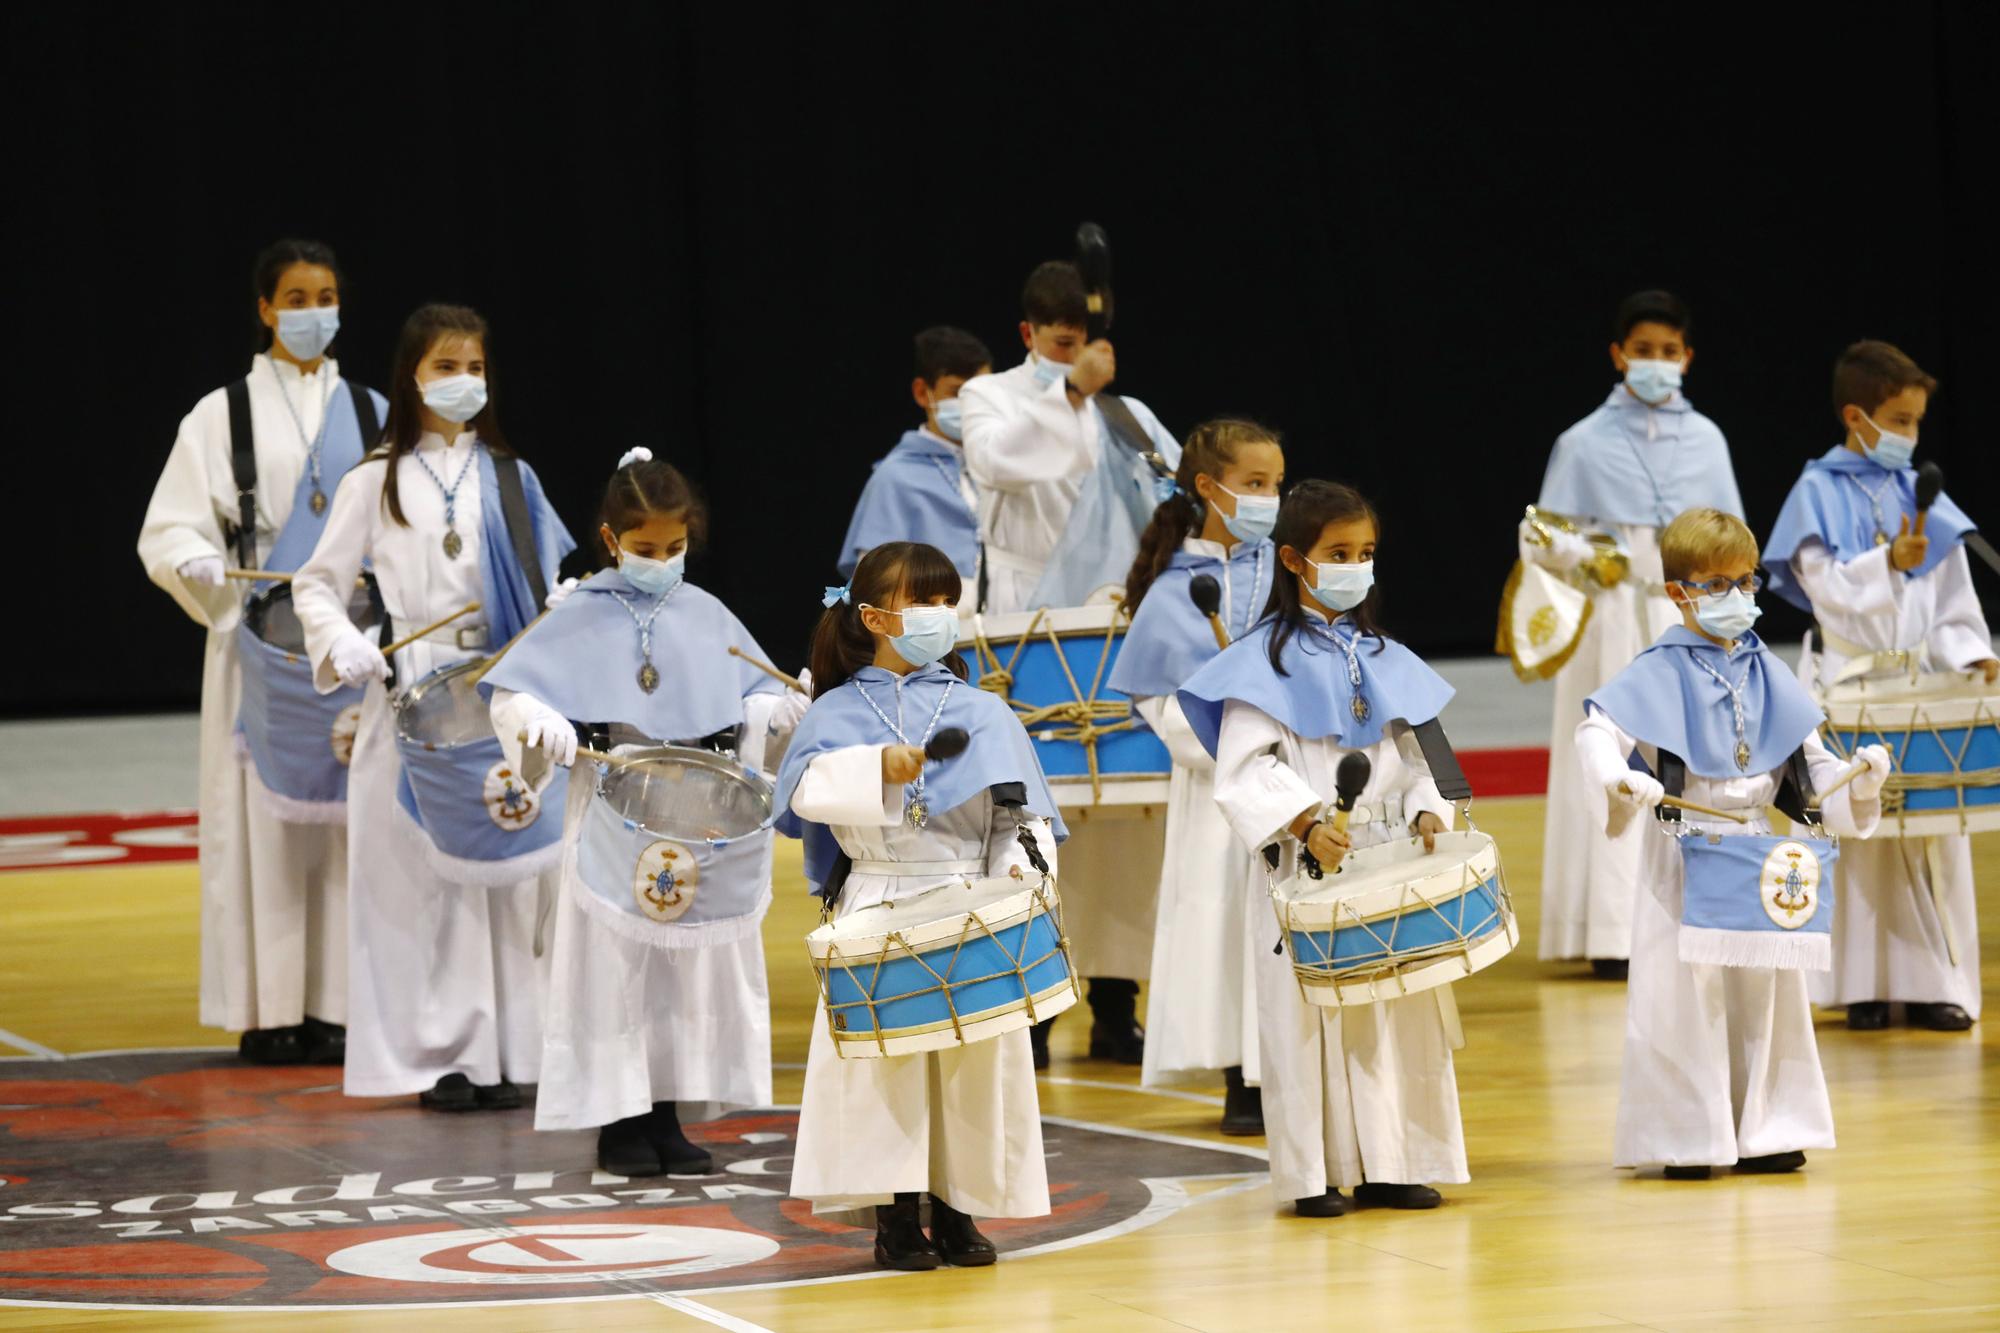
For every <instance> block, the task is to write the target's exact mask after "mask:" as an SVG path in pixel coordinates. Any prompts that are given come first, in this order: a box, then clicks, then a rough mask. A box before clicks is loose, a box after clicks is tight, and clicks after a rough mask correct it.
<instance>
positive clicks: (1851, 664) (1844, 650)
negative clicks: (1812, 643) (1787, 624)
mask: <svg viewBox="0 0 2000 1333" xmlns="http://www.w3.org/2000/svg"><path fill="white" fill-rule="evenodd" d="M1814 630H1815V632H1816V633H1817V634H1818V636H1819V641H1820V644H1821V645H1822V646H1823V647H1824V648H1825V650H1826V651H1827V652H1831V653H1838V654H1839V655H1840V656H1842V657H1844V658H1846V659H1847V661H1846V662H1845V663H1843V664H1842V666H1841V668H1840V670H1839V671H1838V672H1836V673H1835V674H1834V677H1833V679H1832V680H1828V681H1826V682H1825V683H1826V684H1827V685H1829V686H1831V685H1839V684H1841V683H1843V682H1845V681H1850V680H1858V679H1860V678H1861V677H1863V676H1908V677H1910V678H1911V679H1912V680H1914V679H1915V678H1916V677H1917V675H1918V673H1920V672H1922V671H1925V670H1927V669H1928V668H1929V664H1930V650H1929V649H1928V648H1927V647H1926V646H1925V645H1923V644H1918V645H1917V646H1916V647H1915V648H1868V647H1864V646H1863V645H1861V644H1858V643H1855V642H1853V641H1852V640H1849V639H1843V638H1841V637H1840V636H1839V635H1838V634H1828V633H1827V632H1826V628H1825V627H1824V626H1815V627H1814Z"/></svg>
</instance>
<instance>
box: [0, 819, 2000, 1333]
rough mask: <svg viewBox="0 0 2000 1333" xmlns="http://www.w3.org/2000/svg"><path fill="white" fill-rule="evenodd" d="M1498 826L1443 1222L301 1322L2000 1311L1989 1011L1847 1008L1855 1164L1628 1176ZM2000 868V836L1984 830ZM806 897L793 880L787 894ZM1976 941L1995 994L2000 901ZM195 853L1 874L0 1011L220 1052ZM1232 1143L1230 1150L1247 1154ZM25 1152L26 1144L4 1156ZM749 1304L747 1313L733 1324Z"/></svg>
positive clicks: (1644, 1316)
mask: <svg viewBox="0 0 2000 1333" xmlns="http://www.w3.org/2000/svg"><path fill="white" fill-rule="evenodd" d="M1475 814H1476V817H1477V818H1478V819H1479V821H1480V824H1481V826H1482V827H1484V828H1486V829H1488V830H1489V831H1491V832H1493V833H1495V834H1496V835H1497V836H1498V837H1499V839H1500V845H1501V849H1502V852H1503V854H1504V855H1505V856H1506V869H1507V873H1508V878H1509V881H1510V883H1511V884H1512V886H1513V890H1514V895H1515V901H1516V904H1517V906H1518V907H1519V909H1520V911H1521V929H1522V938H1523V940H1524V942H1525V943H1524V945H1523V948H1522V949H1521V950H1519V951H1517V952H1516V954H1515V955H1514V956H1513V957H1511V958H1508V959H1506V960H1504V961H1503V962H1501V963H1500V964H1498V965H1497V966H1495V967H1494V968H1492V969H1490V970H1489V971H1487V972H1485V973H1483V974H1481V975H1480V976H1479V977H1477V978H1475V979H1473V980H1472V981H1471V982H1469V983H1467V984H1465V985H1463V986H1461V987H1460V988H1459V997H1460V998H1459V1004H1460V1008H1461V1010H1462V1013H1463V1016H1464V1024H1465V1031H1466V1036H1467V1039H1468V1044H1467V1046H1466V1049H1465V1050H1464V1051H1463V1052H1461V1053H1460V1057H1459V1064H1458V1077H1459V1089H1460V1094H1461V1098H1462V1102H1463V1110H1464V1117H1465V1129H1466V1139H1467V1145H1468V1149H1469V1151H1470V1156H1471V1163H1472V1174H1473V1181H1472V1183H1471V1184H1470V1185H1464V1186H1459V1187H1456V1188H1454V1189H1451V1190H1449V1191H1448V1195H1449V1199H1448V1202H1447V1204H1446V1206H1445V1207H1444V1208H1443V1209H1441V1210H1440V1211H1437V1212H1434V1213H1427V1214H1394V1213H1380V1212H1369V1213H1362V1214H1354V1215H1350V1216H1347V1217H1344V1218H1339V1219H1336V1220H1332V1221H1306V1220H1301V1219H1298V1218H1295V1217H1292V1216H1290V1215H1289V1212H1288V1210H1283V1209H1281V1208H1280V1207H1279V1206H1278V1205H1277V1203H1276V1202H1275V1201H1274V1200H1273V1199H1272V1198H1271V1195H1270V1191H1269V1190H1268V1188H1266V1187H1265V1186H1264V1185H1263V1184H1261V1183H1259V1184H1258V1185H1257V1186H1255V1187H1254V1188H1250V1189H1237V1190H1234V1191H1227V1190H1219V1191H1217V1192H1216V1194H1217V1197H1213V1198H1209V1199H1206V1200H1201V1201H1197V1202H1196V1203H1194V1204H1192V1205H1191V1206H1189V1207H1188V1208H1186V1209H1184V1210H1182V1211H1181V1212H1179V1213H1178V1214H1176V1215H1174V1216H1172V1217H1169V1218H1168V1219H1166V1220H1165V1221H1162V1222H1159V1223H1157V1224H1155V1225H1153V1226H1151V1227H1148V1228H1145V1229H1142V1230H1139V1231H1136V1232H1133V1233H1130V1234H1127V1235H1124V1236H1121V1237H1118V1238H1116V1239H1112V1240H1107V1241H1103V1242H1100V1243H1096V1244H1091V1245H1087V1246H1083V1247H1081V1248H1077V1249H1072V1250H1068V1251H1065V1252H1062V1253H1056V1254H1049V1255H1044V1256H1040V1257H1036V1258H1030V1259H1023V1260H1019V1261H1015V1262H1006V1263H1002V1264H1001V1265H1000V1266H999V1267H998V1268H996V1269H988V1270H983V1271H982V1270H973V1271H945V1272H940V1273H936V1274H924V1275H912V1276H901V1277H893V1278H887V1279H883V1280H874V1281H861V1282H846V1283H837V1284H832V1285H823V1286H812V1287H800V1288H789V1289H778V1290H767V1291H741V1292H734V1293H730V1292H722V1293H718V1294H713V1295H707V1296H703V1297H702V1298H701V1299H700V1304H701V1306H702V1307H704V1309H703V1311H702V1312H701V1313H700V1314H699V1315H690V1314H687V1313H682V1312H680V1311H677V1310H675V1309H674V1308H672V1307H671V1306H670V1305H662V1304H659V1303H655V1302H653V1301H648V1300H644V1299H636V1298H635V1299H634V1300H632V1301H630V1302H616V1303H593V1304H584V1305H537V1306H523V1305H512V1306H504V1307H500V1308H497V1309H485V1310H464V1309H459V1310H452V1309H428V1310H424V1311H421V1312H415V1311H411V1312H353V1313H329V1314H325V1315H317V1314H315V1315H310V1316H294V1315H287V1316H285V1317H284V1318H283V1320H282V1322H283V1324H284V1326H286V1327H301V1328H308V1329H313V1330H321V1329H327V1330H331V1329H345V1328H358V1329H370V1330H374V1329H382V1330H387V1329H403V1328H409V1327H412V1326H414V1325H417V1324H418V1322H419V1321H421V1326H422V1327H423V1328H425V1329H426V1330H445V1329H459V1328H465V1329H475V1328H476V1329H485V1330H491V1329H500V1328H507V1329H512V1328H537V1329H554V1328H575V1329H584V1328H591V1329H598V1328H625V1327H641V1326H644V1327H647V1328H683V1327H685V1328H691V1329H692V1328H706V1327H713V1326H716V1324H717V1323H720V1324H721V1325H722V1326H724V1327H734V1328H739V1329H742V1328H756V1327H764V1328H773V1329H812V1330H816V1331H823V1333H835V1331H836V1330H848V1329H852V1330H867V1331H868V1333H878V1331H881V1330H905V1329H1009V1330H1016V1331H1025V1330H1032V1329H1042V1328H1074V1329H1078V1330H1091V1333H1108V1331H1109V1330H1123V1329H1204V1330H1266V1329H1290V1328H1301V1329H1307V1328H1310V1329H1319V1328H1325V1327H1328V1326H1348V1327H1362V1328H1366V1327H1393V1328H1396V1329H1399V1330H1429V1329H1438V1330H1457V1329H1491V1330H1521V1329H1568V1328H1608V1327H1629V1326H1635V1325H1636V1326H1640V1327H1646V1328H1654V1329H1662V1330H1690V1331H1692V1330H1698V1329H1748V1328H1755V1329H1773V1328H1804V1327H1810V1328H1828V1329H1831V1328H1857V1329H1871V1330H1892V1329H1893V1330H1902V1329H1926V1330H1933V1329H1938V1330H1941V1329H1961V1328H1962V1329H1993V1328H2000V1069H1996V1059H1995V1056H1996V1041H1995V1037H1994V1033H1995V1031H1996V1029H2000V1024H1995V1023H1987V1024H1984V1025H1983V1026H1982V1028H1981V1029H1975V1030H1974V1032H1973V1033H1971V1034H1969V1035H1967V1034H1961V1035H1955V1036H1947V1035H1939V1034H1931V1033H1916V1032H1910V1031H1906V1030H1894V1031H1890V1032H1886V1033H1872V1034H1850V1033H1848V1032H1847V1031H1846V1030H1845V1028H1844V1027H1843V1026H1842V1024H1841V1022H1840V1019H1839V1017H1838V1016H1837V1015H1830V1016H1822V1018H1821V1020H1820V1048H1821V1052H1822V1056H1823V1058H1824V1061H1825V1065H1826V1070H1827V1075H1828V1078H1829V1080H1830V1081H1831V1083H1832V1085H1833V1100H1834V1112H1835V1117H1836V1121H1837V1126H1838V1132H1839V1135H1840V1149H1839V1150H1838V1151H1837V1152H1829V1153H1816V1154H1814V1155H1813V1160H1812V1162H1811V1163H1810V1164H1809V1166H1808V1167H1807V1169H1806V1170H1805V1171H1804V1172H1803V1173H1802V1174H1799V1175H1796V1176H1786V1177H1777V1178H1761V1179H1760V1178H1723V1179H1718V1180H1714V1181H1711V1182H1708V1183H1705V1184H1698V1183H1674V1182H1667V1181H1663V1180H1660V1179H1645V1180H1641V1179H1634V1178H1633V1177H1632V1176H1631V1174H1630V1173H1625V1172H1618V1171H1614V1170H1612V1169H1611V1167H1610V1164H1609V1163H1610V1150H1611V1125H1612V1114H1613V1108H1614V1102H1615V1100H1616V1090H1617V1077H1618V1055H1619V1039H1620V1028H1621V1023H1622V1014H1623V1007H1624V988H1623V987H1622V986H1620V985H1615V984H1606V983H1602V982H1597V981H1593V980H1590V979H1588V978H1587V976H1585V975H1584V974H1583V973H1582V971H1581V969H1579V968H1576V967H1570V966H1562V967H1557V966H1547V965H1543V964H1540V963H1537V962H1535V961H1534V957H1533V954H1534V948H1533V941H1534V939H1535V937H1536V930H1537V926H1538V913H1537V903H1536V895H1535V889H1536V885H1537V883H1538V881H1539V877H1540V866H1539V855H1538V852H1539V846H1540V839H1541V818H1542V802H1541V801H1540V800H1539V799H1529V800H1516V801H1493V802H1487V803H1485V804H1484V805H1483V806H1482V807H1481V808H1480V809H1479V810H1478V811H1476V812H1475ZM1975 854H1976V856H1977V859H1978V863H1979V871H1980V881H1981V883H1982V884H1983V885H1986V886H1991V885H1994V884H1996V883H2000V835H1986V836H1984V837H1982V838H1981V839H1979V840H1978V841H1977V842H1976V844H1975ZM785 857H786V859H784V860H781V866H782V867H783V869H782V871H781V875H782V877H783V880H784V882H783V883H781V885H780V893H779V905H778V908H777V909H776V910H774V911H773V912H772V914H771V918H770V922H769V925H768V926H767V929H766V940H767V943H768V946H769V950H770V957H771V961H772V969H773V977H772V993H773V1005H774V1010H775V1013H774V1027H775V1058H776V1059H777V1060H778V1061H780V1062H781V1064H782V1065H784V1066H786V1067H781V1068H780V1069H779V1070H778V1074H777V1080H776V1082H777V1087H776V1095H777V1098H778V1100H779V1101H781V1102H796V1101H797V1100H798V1096H799V1090H800V1074H799V1072H798V1069H797V1068H796V1065H797V1064H798V1063H799V1062H801V1061H803V1059H804V1052H805V1043H806V1033H807V1023H808V1020H809V1018H810V1015H811V978H810V974H809V972H808V970H807V968H806V966H805V963H804V960H803V951H802V949H801V947H800V943H799V940H800V937H801V936H802V935H803V933H804V932H805V930H806V929H808V927H809V926H810V924H811V923H812V920H813V913H812V910H811V906H810V904H809V903H808V902H807V900H806V899H805V897H804V895H803V892H802V891H801V890H800V889H799V880H798V869H797V858H796V845H795V844H788V845H787V848H786V853H785ZM788 890H789V891H788ZM1983 905H1984V907H1985V908H1986V911H1985V913H1984V921H1983V930H1982V934H1983V937H1984V938H1983V939H1982V948H1983V950H1984V957H1985V958H1986V960H1987V966H1986V989H1987V991H1988V993H1989V994H1992V993H1994V992H1995V989H1996V987H1995V980H1996V978H1995V970H1996V965H1995V960H1996V959H2000V938H1996V936H2000V932H1997V931H1996V930H1995V920H1996V917H2000V903H1996V902H1995V901H1994V900H1993V898H1992V896H1991V895H1990V894H1989V895H1987V896H1986V902H1985V903H1984V904H1983ZM195 908H196V887H195V876H194V871H193V868H192V867H191V866H187V865H171V866H146V867H134V868H130V869H126V870H120V871H110V870H71V871H61V872H48V873H43V872H25V873H18V874H9V875H0V1029H5V1030H6V1031H7V1032H11V1033H14V1034H17V1035H19V1036H21V1037H23V1038H26V1039H27V1040H29V1041H32V1042H35V1043H39V1044H41V1045H44V1046H47V1047H51V1048H53V1049H55V1050H58V1051H62V1052H65V1053H73V1052H79V1051H89V1050H103V1049H114V1048H131V1047H151V1046H177V1045H213V1044H216V1043H217V1042H218V1041H219V1040H220V1034H217V1033H215V1032H213V1031H211V1030H208V1029H204V1028H202V1027H200V1026H199V1025H197V1024H196V1022H195V1001H194V995H195V966H196V941H195V921H196V912H195ZM1086 1027H1087V1022H1086V1021H1084V1020H1083V1019H1082V1018H1081V1017H1078V1018H1072V1019H1069V1020H1065V1021H1064V1022H1062V1023H1060V1024H1058V1027H1057V1047H1058V1054H1057V1059H1056V1064H1055V1068H1054V1069H1053V1070H1052V1071H1051V1072H1052V1074H1053V1075H1054V1077H1052V1078H1049V1079H1047V1080H1046V1081H1045V1082H1044V1083H1043V1085H1042V1090H1041V1091H1042V1107H1043V1110H1044V1111H1045V1112H1047V1113H1049V1114H1051V1115H1060V1116H1067V1117H1073V1118H1076V1119H1080V1120H1087V1121H1092V1122H1095V1123H1098V1124H1103V1125H1113V1126H1124V1127H1132V1128H1140V1129H1147V1130H1155V1131H1161V1132H1166V1133H1172V1134H1176V1135H1184V1136H1188V1137H1193V1138H1204V1139H1206V1138H1216V1139H1217V1140H1218V1141H1220V1140H1219V1136H1215V1135H1214V1134H1213V1125H1214V1122H1215V1119H1216V1116H1217V1114H1218V1111H1217V1106H1218V1105H1219V1094H1220V1091H1221V1089H1220V1088H1219V1087H1206V1088H1203V1087H1196V1088H1192V1089H1189V1091H1193V1092H1196V1093H1206V1094H1211V1095H1214V1096H1217V1098H1218V1100H1217V1102H1216V1103H1215V1104H1210V1103H1208V1102H1204V1101H1195V1100H1189V1099H1187V1098H1185V1097H1169V1096H1160V1095H1156V1094H1150V1093H1146V1092H1143V1091H1141V1090H1140V1089H1139V1088H1138V1086H1137V1083H1138V1079H1137V1071H1136V1070H1129V1069H1124V1068H1118V1067H1113V1066H1109V1065H1103V1064H1097V1063H1093V1062H1090V1061H1087V1060H1084V1059H1082V1058H1080V1050H1079V1049H1077V1047H1078V1044H1079V1043H1080V1042H1081V1041H1082V1039H1083V1037H1084V1029H1085V1028H1086ZM1232 1142H1236V1141H1232ZM0 1155H4V1154H3V1153H0ZM273 1320H274V1317H273V1316H271V1315H267V1314H257V1313H249V1312H245V1313H233V1314H232V1313H226V1312H218V1313H213V1314H207V1313H175V1314H150V1313H131V1312H125V1313H90V1312H78V1313H70V1312H63V1311H55V1310H47V1309H7V1308H0V1327H4V1328H9V1329H11V1328H43V1327H55V1326H83V1327H90V1328H106V1329H116V1328H140V1327H144V1328H177V1329H178V1328H196V1327H230V1328H238V1329H246V1328H256V1327H265V1326H269V1325H270V1324H271V1323H272V1322H273ZM736 1321H741V1322H736Z"/></svg>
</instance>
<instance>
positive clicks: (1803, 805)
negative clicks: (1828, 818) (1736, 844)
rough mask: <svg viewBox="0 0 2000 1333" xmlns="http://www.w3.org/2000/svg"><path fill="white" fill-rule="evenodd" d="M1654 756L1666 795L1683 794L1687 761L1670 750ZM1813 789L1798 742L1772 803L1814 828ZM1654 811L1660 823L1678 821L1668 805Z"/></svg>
mask: <svg viewBox="0 0 2000 1333" xmlns="http://www.w3.org/2000/svg"><path fill="white" fill-rule="evenodd" d="M1657 757H1658V759H1659V770H1660V771H1659V774H1658V777H1659V779H1660V786H1661V787H1662V788H1664V789H1665V790H1666V793H1667V795H1669V796H1676V797H1677V796H1680V795H1682V794H1684V793H1685V792H1686V791H1687V762H1686V761H1685V760H1683V759H1682V758H1681V757H1680V756H1679V755H1677V754H1674V753H1673V752H1672V751H1669V750H1661V751H1660V752H1659V754H1658V756H1657ZM1812 790H1813V787H1812V771H1811V770H1810V769H1809V768H1808V767H1807V766H1806V747H1805V746H1803V745H1801V746H1800V747H1799V748H1798V749H1796V750H1794V751H1792V757H1791V758H1789V759H1787V760H1786V761H1785V771H1784V775H1783V776H1782V777H1780V778H1779V779H1778V793H1777V795H1776V796H1774V797H1772V798H1771V804H1772V805H1775V806H1777V807H1778V809H1779V811H1780V812H1781V813H1782V814H1783V815H1784V816H1785V818H1787V819H1789V820H1791V821H1792V822H1793V823H1794V824H1810V825H1812V826H1813V827H1815V828H1817V827H1818V826H1819V811H1818V810H1817V809H1815V808H1813V806H1812ZM1653 813H1654V815H1655V816H1657V817H1658V818H1659V820H1660V822H1661V823H1663V824H1678V823H1680V822H1681V812H1680V811H1679V810H1676V809H1675V808H1674V807H1672V806H1670V805H1659V806H1655V807H1654V808H1653Z"/></svg>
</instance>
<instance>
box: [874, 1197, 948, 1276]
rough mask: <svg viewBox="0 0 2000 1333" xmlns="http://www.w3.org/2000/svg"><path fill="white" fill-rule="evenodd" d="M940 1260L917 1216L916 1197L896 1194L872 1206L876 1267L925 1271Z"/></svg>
mask: <svg viewBox="0 0 2000 1333" xmlns="http://www.w3.org/2000/svg"><path fill="white" fill-rule="evenodd" d="M940 1262H942V1261H941V1260H940V1259H939V1258H938V1252H937V1250H936V1248H935V1247H933V1246H932V1245H931V1238H930V1237H929V1236H926V1235H925V1234H924V1229H923V1226H922V1225H921V1223H920V1222H919V1220H918V1218H917V1196H916V1195H915V1194H898V1195H897V1196H896V1201H895V1202H894V1203H884V1204H877V1205H876V1206H875V1266H876V1267H877V1268H899V1269H901V1270H903V1271H904V1272H906V1273H928V1272H930V1271H931V1270H932V1269H933V1268H936V1267H937V1266H938V1264H939V1263H940Z"/></svg>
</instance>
